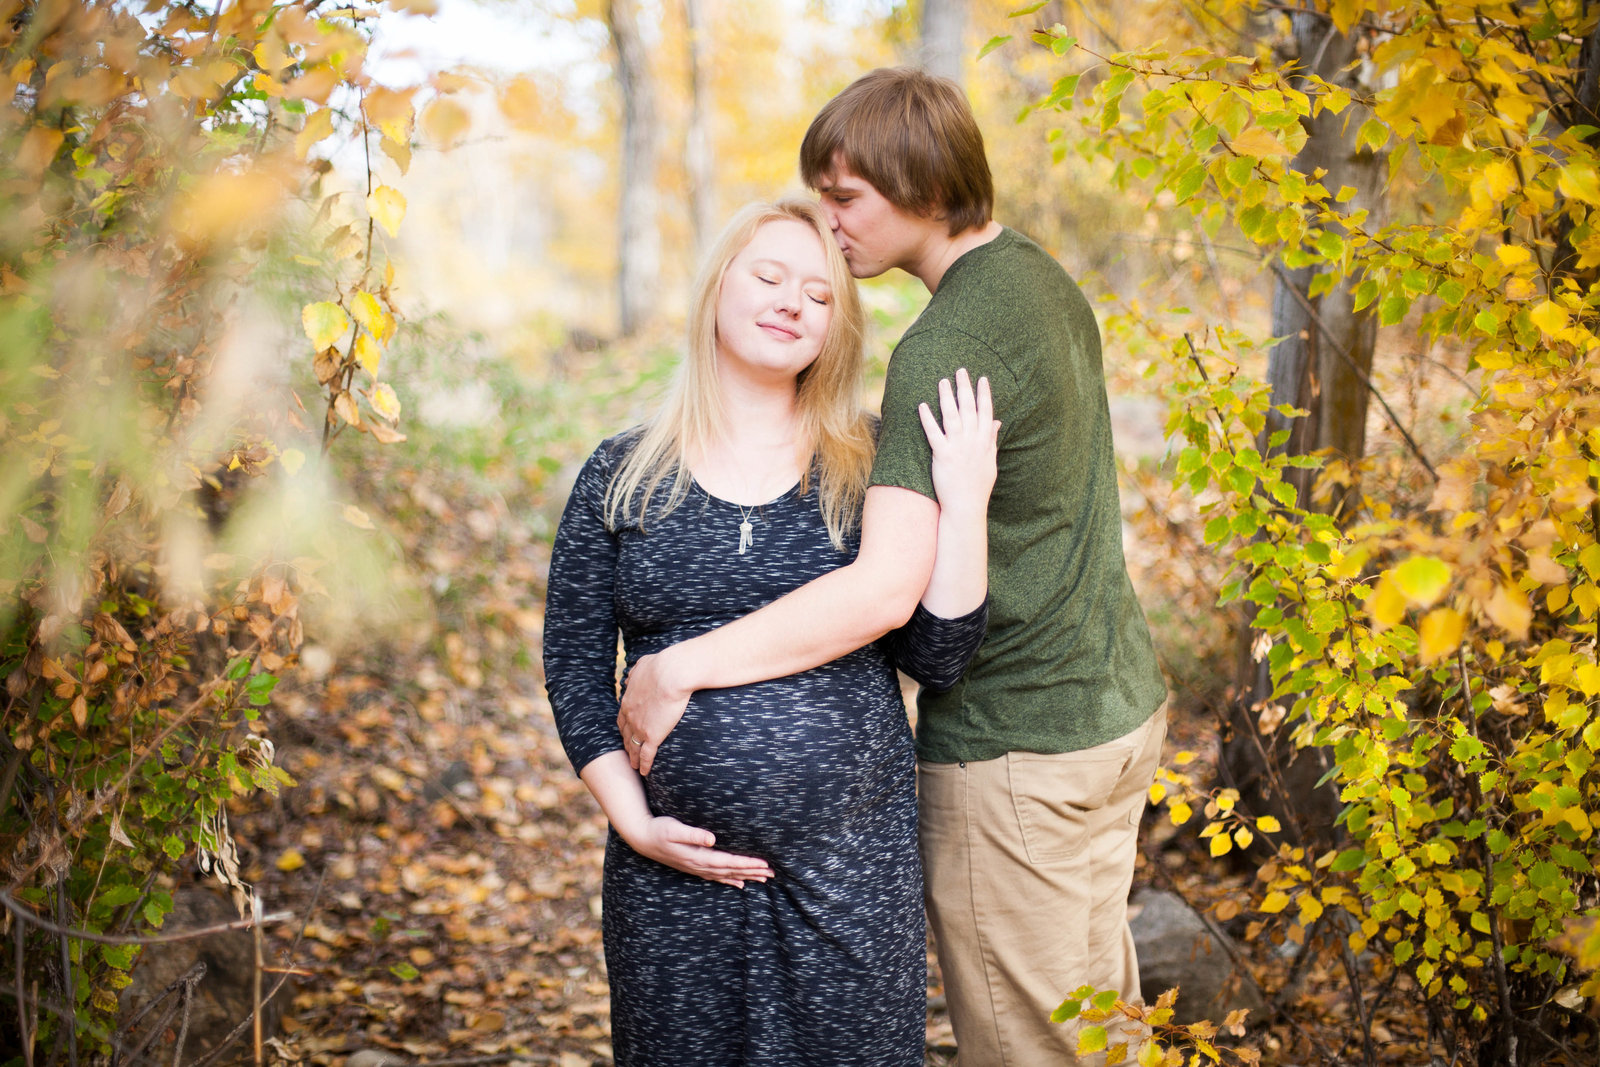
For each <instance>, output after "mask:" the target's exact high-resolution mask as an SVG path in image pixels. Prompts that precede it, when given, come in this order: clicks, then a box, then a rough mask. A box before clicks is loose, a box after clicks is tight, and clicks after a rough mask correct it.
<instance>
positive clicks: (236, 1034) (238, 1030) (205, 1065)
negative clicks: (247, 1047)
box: [189, 867, 328, 1067]
mask: <svg viewBox="0 0 1600 1067" xmlns="http://www.w3.org/2000/svg"><path fill="white" fill-rule="evenodd" d="M327 880H328V868H327V867H323V868H322V875H321V877H319V878H318V879H317V888H316V890H315V892H313V893H312V894H311V904H310V906H309V907H307V908H306V917H305V919H304V920H303V921H302V922H301V923H300V929H299V931H298V932H297V933H296V934H295V935H294V941H293V943H292V944H290V946H289V957H290V958H291V959H293V958H294V952H295V949H297V948H299V947H300V940H301V938H303V937H305V934H306V927H307V926H308V925H310V923H311V917H312V916H313V915H315V914H316V913H317V901H319V900H321V899H322V886H323V883H324V882H326V881H327ZM288 980H289V973H288V972H285V973H284V974H283V975H282V976H281V977H280V978H279V979H278V980H277V981H276V982H274V983H273V984H272V988H271V989H270V990H268V991H267V995H266V996H264V997H262V998H261V1000H260V1006H261V1007H262V1008H264V1007H266V1006H267V1005H268V1004H270V1003H271V1002H272V998H273V997H275V996H277V995H278V990H280V989H282V988H283V985H284V983H285V982H287V981H288ZM259 1014H260V1008H257V1010H256V1011H254V1012H252V1013H251V1016H250V1018H248V1019H246V1020H244V1021H243V1022H241V1023H240V1024H239V1025H237V1026H235V1027H234V1028H233V1029H232V1030H230V1031H228V1035H227V1036H226V1037H224V1038H223V1039H222V1040H221V1041H219V1042H217V1044H216V1047H214V1048H213V1049H212V1050H211V1051H210V1052H208V1053H206V1054H205V1055H204V1056H201V1057H200V1058H199V1059H198V1060H195V1061H194V1062H193V1063H191V1064H190V1065H189V1067H210V1065H211V1064H212V1063H214V1062H216V1060H217V1059H219V1058H220V1057H221V1056H222V1054H223V1053H224V1052H226V1051H227V1050H228V1048H229V1047H230V1046H232V1045H233V1043H234V1042H235V1041H237V1040H239V1038H241V1037H243V1036H244V1032H245V1030H247V1029H249V1028H250V1027H251V1026H252V1025H253V1024H254V1022H255V1019H256V1016H257V1015H259Z"/></svg>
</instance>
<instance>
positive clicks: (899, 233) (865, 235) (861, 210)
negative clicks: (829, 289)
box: [817, 156, 943, 278]
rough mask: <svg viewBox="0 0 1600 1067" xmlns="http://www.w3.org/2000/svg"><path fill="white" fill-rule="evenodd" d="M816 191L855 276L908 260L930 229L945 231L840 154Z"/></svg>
mask: <svg viewBox="0 0 1600 1067" xmlns="http://www.w3.org/2000/svg"><path fill="white" fill-rule="evenodd" d="M817 191H818V192H819V193H820V194H821V196H822V213H823V214H824V215H825V216H827V219H828V225H829V226H831V227H832V228H833V237H834V240H836V241H838V242H839V248H840V249H841V250H842V251H843V252H844V259H845V262H846V263H848V264H849V265H850V273H851V274H852V275H854V276H855V277H857V278H876V277H877V276H878V275H880V274H882V273H884V272H885V271H887V270H890V269H891V268H894V267H907V266H909V265H910V264H912V263H914V262H915V261H916V260H917V258H918V256H919V255H920V253H921V251H922V250H923V247H924V245H925V244H926V242H927V240H928V238H929V236H930V234H932V233H934V232H941V233H942V232H943V230H942V228H941V227H940V226H939V225H938V224H937V223H932V222H931V221H930V220H929V219H925V218H923V217H922V216H920V215H913V214H911V213H910V212H909V211H903V210H901V209H900V208H898V207H896V206H895V205H894V204H892V203H890V202H889V200H888V198H886V197H885V196H884V195H883V194H882V193H880V192H878V190H877V189H876V188H874V187H873V185H872V183H871V182H869V181H867V180H866V179H865V178H862V177H860V176H859V175H857V174H855V173H854V172H853V171H851V169H850V168H849V167H848V166H847V165H846V164H845V162H844V160H843V159H840V158H838V157H837V156H836V157H834V167H833V173H832V174H830V175H827V176H825V177H824V178H823V179H822V182H821V183H820V184H819V185H818V187H817Z"/></svg>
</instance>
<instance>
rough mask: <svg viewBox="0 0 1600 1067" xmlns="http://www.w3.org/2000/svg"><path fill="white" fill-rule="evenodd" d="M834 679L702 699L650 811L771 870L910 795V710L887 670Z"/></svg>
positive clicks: (653, 792) (705, 694) (658, 766)
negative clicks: (698, 831)
mask: <svg viewBox="0 0 1600 1067" xmlns="http://www.w3.org/2000/svg"><path fill="white" fill-rule="evenodd" d="M830 673H832V672H829V673H823V672H822V671H810V672H807V673H806V674H804V675H799V676H796V677H791V678H780V679H775V680H773V681H770V682H762V683H758V684H756V685H748V686H739V687H737V688H733V689H714V690H702V691H700V692H697V693H695V695H694V697H693V699H692V700H691V701H690V703H689V709H688V711H687V712H686V713H685V714H684V717H683V720H682V722H680V723H679V724H678V726H677V728H676V729H675V730H673V732H672V733H671V734H670V735H669V736H668V737H667V740H666V741H665V742H664V743H663V744H662V746H661V750H660V752H659V754H658V755H657V757H656V762H655V766H654V768H653V769H652V770H651V772H650V775H649V777H648V778H647V779H646V782H645V788H646V792H647V794H648V796H649V799H650V806H651V809H652V810H653V811H655V812H656V814H658V815H671V816H673V817H675V818H677V819H680V820H682V821H683V822H685V823H688V824H689V825H690V826H697V827H700V828H702V829H706V830H710V831H711V832H712V833H714V834H716V835H717V847H718V848H723V849H728V850H730V851H734V852H748V853H751V854H753V855H758V856H762V857H764V858H766V859H769V860H771V861H772V862H775V863H776V862H781V860H782V857H783V855H784V854H785V853H786V852H788V851H789V850H791V849H794V848H796V847H797V846H798V847H801V848H804V847H806V846H808V845H811V844H814V843H815V842H816V841H818V840H819V839H822V840H825V839H827V838H829V837H832V836H835V835H837V834H839V833H841V832H844V831H845V830H847V829H848V828H850V827H851V826H852V825H855V824H858V823H860V822H861V821H862V820H870V819H872V818H873V817H874V816H875V815H876V814H878V813H879V812H881V810H882V809H883V808H884V806H885V805H887V804H889V803H890V802H891V801H892V799H893V798H894V797H895V796H896V794H897V791H903V790H906V789H910V788H912V786H911V784H910V783H911V781H912V779H913V776H914V773H915V772H914V765H915V764H914V758H913V755H912V745H911V734H910V729H909V727H908V726H907V723H906V716H905V710H904V708H903V706H902V705H901V703H900V697H899V692H898V690H897V689H896V688H895V686H894V683H893V681H892V680H891V679H890V678H888V677H887V676H886V675H885V674H884V673H882V672H876V671H875V672H874V673H873V676H872V678H871V680H870V684H868V683H867V680H865V679H862V678H860V677H856V678H853V679H849V681H850V682H852V683H853V684H848V685H846V684H841V683H843V682H844V681H845V679H842V678H836V677H829V674H830Z"/></svg>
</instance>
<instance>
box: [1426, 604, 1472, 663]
mask: <svg viewBox="0 0 1600 1067" xmlns="http://www.w3.org/2000/svg"><path fill="white" fill-rule="evenodd" d="M1466 627H1467V620H1466V617H1465V616H1464V615H1462V614H1461V612H1459V611H1456V610H1455V609H1454V608H1437V609H1435V610H1433V611H1430V612H1428V614H1427V615H1425V616H1423V618H1422V625H1421V626H1420V627H1419V628H1418V630H1417V640H1418V645H1419V647H1418V654H1419V655H1421V657H1422V662H1424V663H1433V662H1435V661H1437V660H1439V659H1442V658H1444V657H1445V656H1448V655H1451V654H1452V653H1454V652H1455V650H1456V649H1457V648H1458V647H1459V646H1460V644H1461V635H1462V633H1463V632H1465V630H1466Z"/></svg>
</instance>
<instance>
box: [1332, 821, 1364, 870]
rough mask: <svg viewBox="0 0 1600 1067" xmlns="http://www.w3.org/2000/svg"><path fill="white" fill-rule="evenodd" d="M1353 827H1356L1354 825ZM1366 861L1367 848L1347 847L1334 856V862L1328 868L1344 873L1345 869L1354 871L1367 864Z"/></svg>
mask: <svg viewBox="0 0 1600 1067" xmlns="http://www.w3.org/2000/svg"><path fill="white" fill-rule="evenodd" d="M1352 829H1354V827H1352ZM1357 832H1359V831H1357ZM1366 862H1367V853H1366V850H1364V849H1359V848H1347V849H1345V850H1344V851H1343V852H1341V853H1339V854H1338V855H1337V856H1335V857H1334V858H1333V863H1332V864H1331V865H1330V866H1329V867H1328V870H1330V871H1333V872H1334V873H1336V874H1342V873H1343V872H1345V871H1353V870H1356V869H1358V868H1360V867H1363V866H1365V865H1366Z"/></svg>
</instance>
